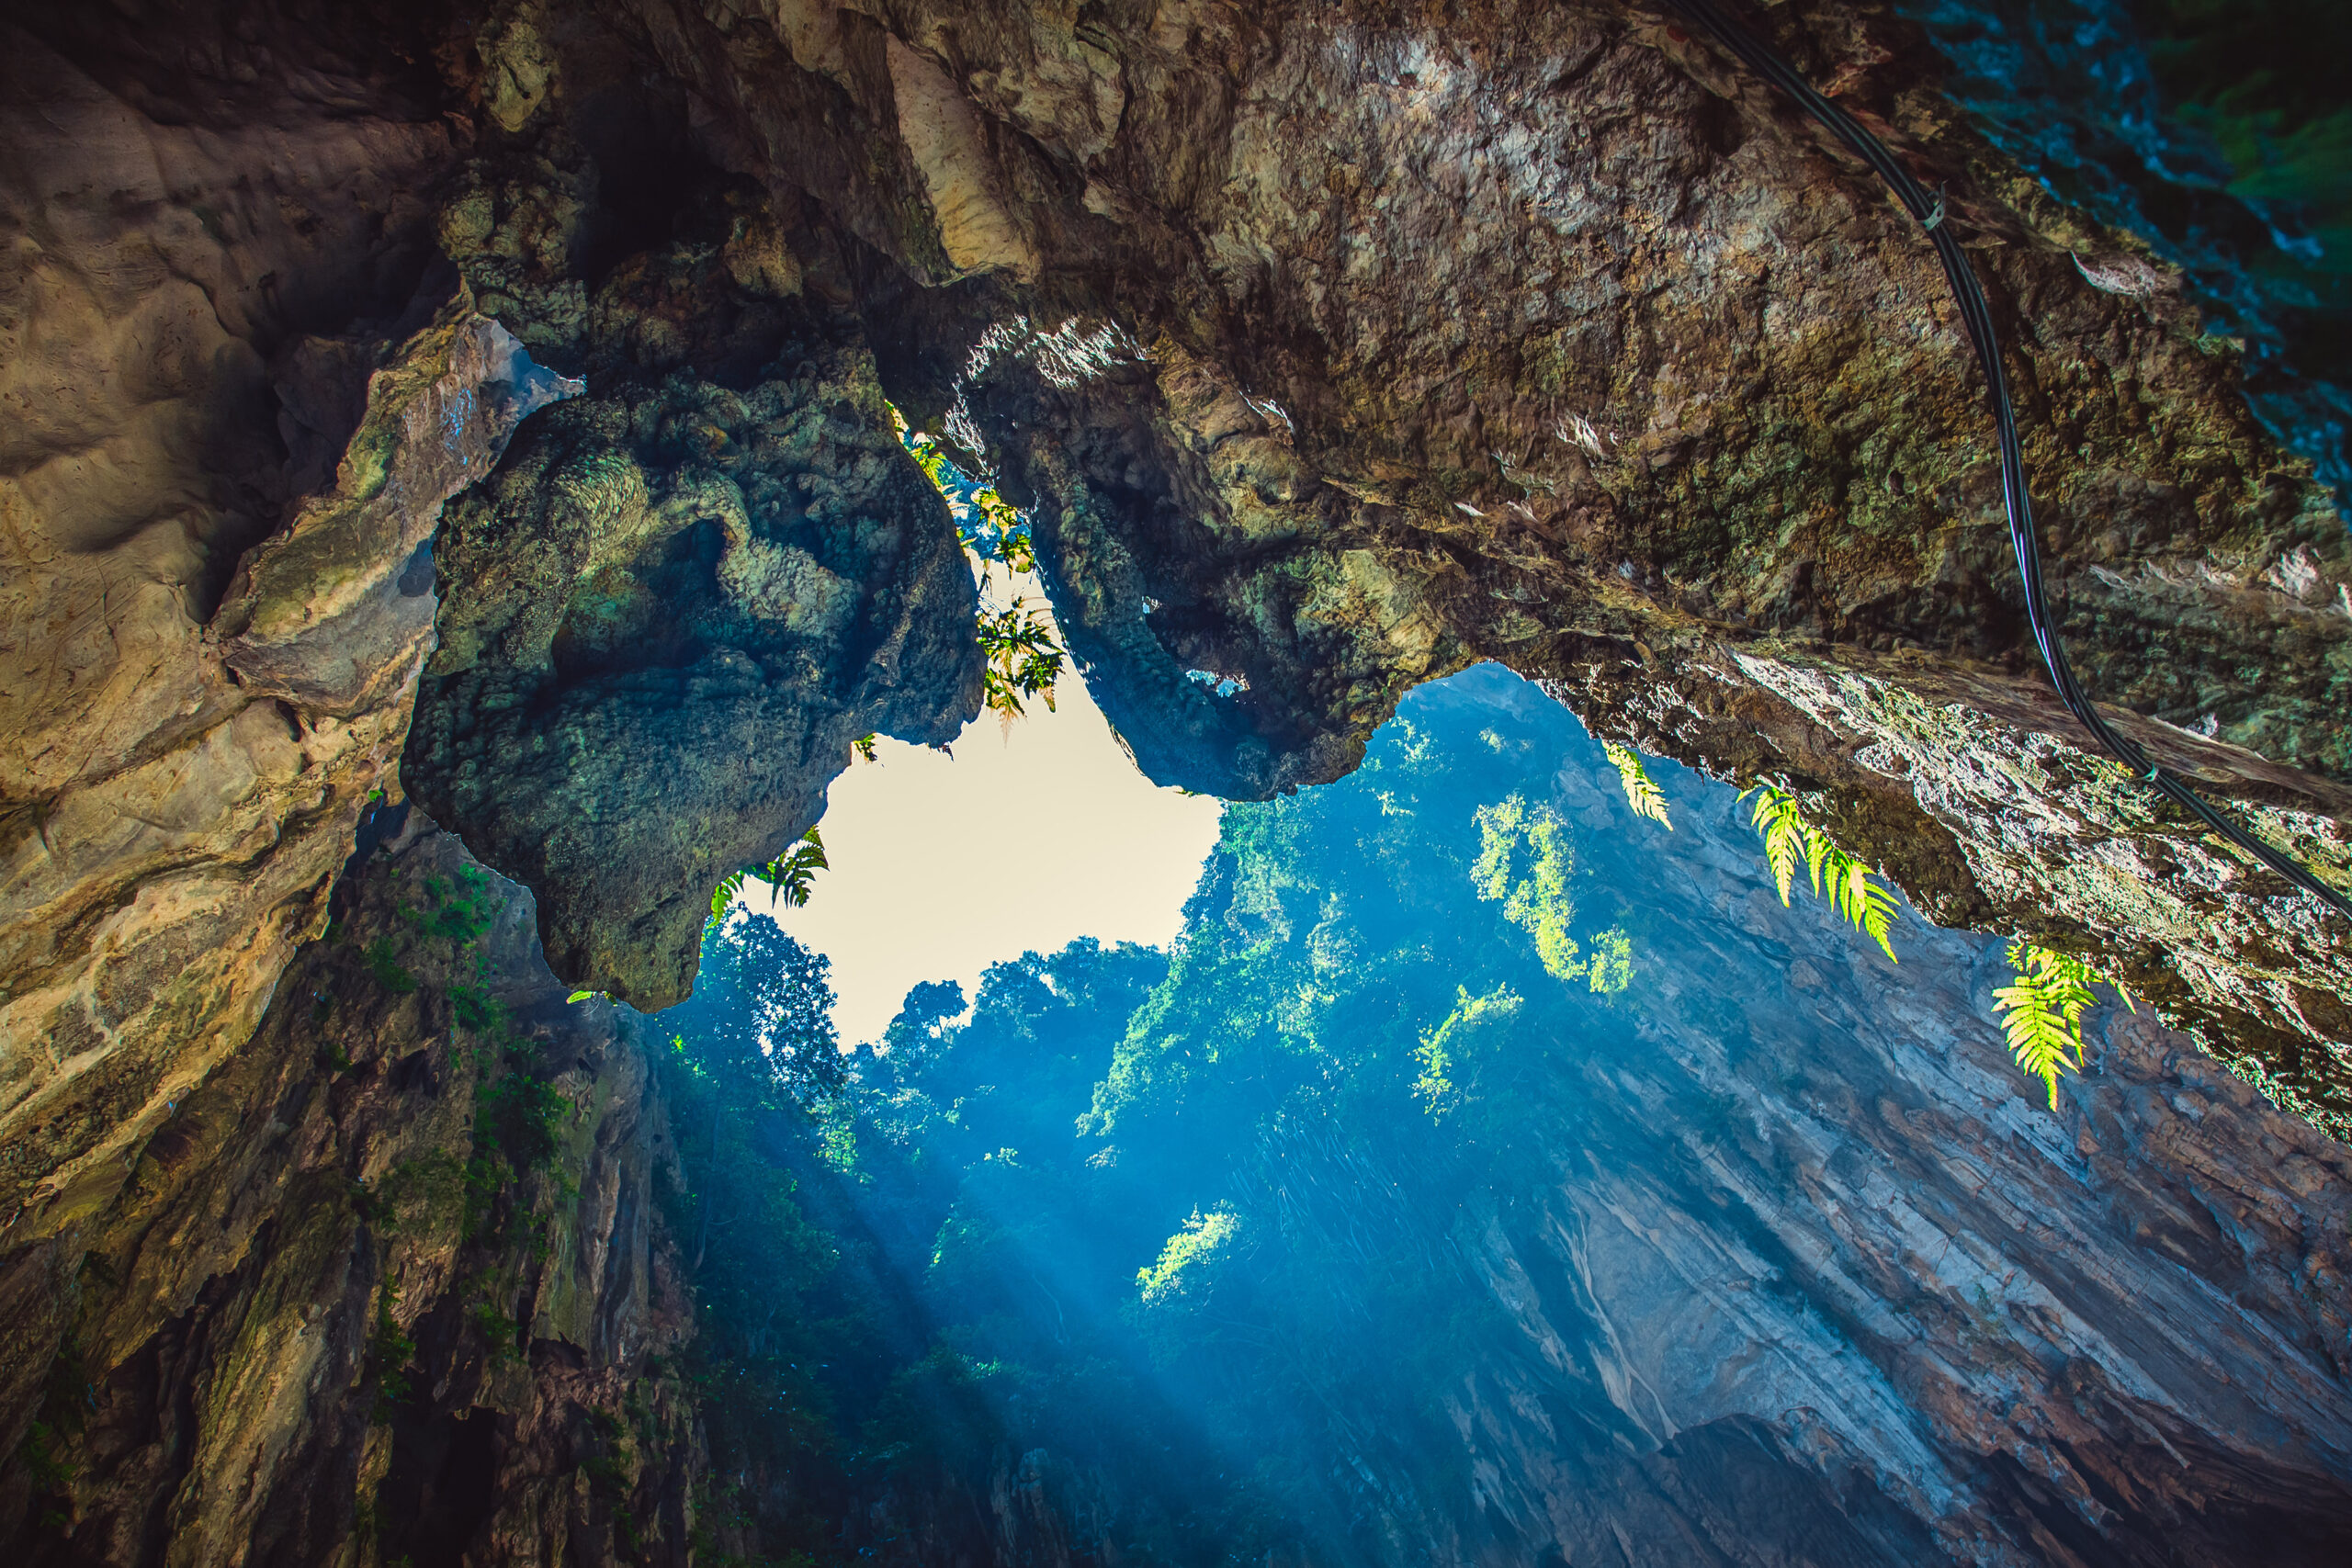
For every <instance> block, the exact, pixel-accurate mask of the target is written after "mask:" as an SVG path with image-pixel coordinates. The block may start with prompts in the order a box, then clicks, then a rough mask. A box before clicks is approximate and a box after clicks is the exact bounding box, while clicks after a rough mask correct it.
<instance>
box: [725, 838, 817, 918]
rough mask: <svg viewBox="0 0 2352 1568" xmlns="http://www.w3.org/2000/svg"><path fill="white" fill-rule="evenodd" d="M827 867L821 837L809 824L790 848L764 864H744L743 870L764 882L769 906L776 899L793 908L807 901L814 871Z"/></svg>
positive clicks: (772, 906) (813, 882)
mask: <svg viewBox="0 0 2352 1568" xmlns="http://www.w3.org/2000/svg"><path fill="white" fill-rule="evenodd" d="M830 869H831V864H830V863H829V862H827V860H826V859H825V840H823V839H821V838H820V837H818V835H817V829H814V828H811V829H809V831H807V832H806V833H803V834H802V835H801V836H800V841H799V842H798V843H797V844H795V845H793V846H792V848H790V849H789V850H786V852H784V853H782V854H780V855H778V856H776V857H775V859H774V860H772V861H770V862H768V863H766V864H765V865H754V866H748V867H746V868H745V869H744V874H746V875H748V876H750V877H751V878H752V880H753V881H756V882H764V883H766V884H767V886H768V907H769V908H775V905H776V904H777V902H778V901H779V900H780V901H782V903H783V904H784V906H785V907H786V908H791V909H797V908H801V907H802V906H804V905H806V904H807V903H808V902H809V893H810V891H811V890H812V888H813V886H814V885H815V882H816V877H817V873H819V872H820V871H826V870H830Z"/></svg>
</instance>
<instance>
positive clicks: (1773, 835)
mask: <svg viewBox="0 0 2352 1568" xmlns="http://www.w3.org/2000/svg"><path fill="white" fill-rule="evenodd" d="M1748 795H1754V796H1755V797H1756V809H1755V811H1754V813H1753V814H1752V820H1753V821H1754V822H1755V824H1756V830H1757V831H1758V833H1761V834H1763V835H1764V859H1765V861H1766V862H1767V863H1769V864H1770V866H1771V867H1772V880H1773V881H1775V882H1777V883H1779V884H1780V886H1781V908H1787V907H1788V902H1789V886H1790V884H1791V883H1792V882H1794V881H1795V880H1796V874H1797V864H1798V863H1799V862H1801V861H1803V860H1804V859H1805V845H1806V843H1807V842H1808V841H1809V840H1810V838H1811V831H1810V829H1807V828H1806V826H1805V820H1804V813H1803V812H1801V811H1800V810H1799V809H1798V808H1797V798H1796V796H1795V795H1791V794H1790V793H1789V792H1788V791H1786V790H1784V789H1781V788H1779V787H1777V786H1775V785H1772V784H1758V785H1757V786H1756V787H1755V788H1753V789H1751V790H1749V791H1747V794H1745V795H1741V796H1740V797H1739V798H1740V799H1742V800H1746V799H1747V796H1748Z"/></svg>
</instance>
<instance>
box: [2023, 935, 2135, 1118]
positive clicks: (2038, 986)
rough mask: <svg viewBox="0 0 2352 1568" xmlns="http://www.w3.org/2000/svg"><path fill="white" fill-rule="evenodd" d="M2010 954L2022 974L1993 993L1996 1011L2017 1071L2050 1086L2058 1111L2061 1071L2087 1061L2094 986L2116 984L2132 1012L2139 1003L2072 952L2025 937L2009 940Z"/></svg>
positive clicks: (2116, 989)
mask: <svg viewBox="0 0 2352 1568" xmlns="http://www.w3.org/2000/svg"><path fill="white" fill-rule="evenodd" d="M2008 959H2009V967H2010V968H2012V969H2014V970H2016V971H2017V976H2018V977H2017V979H2016V980H2015V981H2013V982H2012V983H2010V984H2009V985H2007V986H2003V987H2000V988H1999V989H1997V990H1996V991H1995V992H1994V993H1993V1010H1994V1011H1995V1012H1996V1013H1997V1014H2000V1015H2001V1028H2002V1030H2003V1031H2004V1032H2006V1033H2007V1035H2008V1044H2009V1055H2011V1056H2012V1057H2014V1058H2016V1060H2017V1064H2018V1071H2019V1072H2021V1073H2023V1074H2025V1076H2026V1077H2038V1078H2040V1079H2041V1081H2042V1082H2043V1083H2044V1084H2047V1085H2048V1086H2049V1089H2050V1109H2051V1110H2052V1111H2055V1110H2057V1109H2058V1076H2059V1075H2060V1074H2061V1073H2069V1072H2075V1071H2079V1070H2080V1069H2081V1067H2082V1065H2083V1014H2084V1013H2085V1012H2086V1010H2089V1008H2090V1005H2091V1003H2092V1002H2093V1001H2094V1000H2095V999H2096V998H2094V997H2093V996H2092V994H2091V987H2093V986H2095V985H2108V986H2113V987H2115V991H2116V994H2117V995H2118V996H2120V997H2121V998H2123V1005H2124V1006H2126V1007H2128V1008H2130V1009H2131V1010H2132V1011H2134V1012H2137V1011H2138V1010H2139V1003H2138V1002H2137V1001H2135V1000H2134V999H2133V998H2132V996H2131V992H2130V991H2129V990H2128V989H2126V988H2125V987H2124V985H2123V983H2122V982H2121V981H2120V980H2117V979H2115V978H2114V977H2112V976H2109V975H2105V974H2102V973H2101V972H2099V971H2098V970H2097V969H2094V968H2092V967H2091V966H2090V965H2089V964H2086V963H2085V962H2084V961H2083V960H2081V959H2079V958H2076V957H2075V956H2074V955H2073V954H2072V953H2053V952H2052V951H2051V950H2050V949H2049V948H2046V947H2036V946H2035V945H2034V944H2033V943H2031V942H2028V941H2026V940H2025V939H2024V938H2023V937H2018V938H2015V939H2013V940H2012V941H2011V942H2010V943H2009V950H2008Z"/></svg>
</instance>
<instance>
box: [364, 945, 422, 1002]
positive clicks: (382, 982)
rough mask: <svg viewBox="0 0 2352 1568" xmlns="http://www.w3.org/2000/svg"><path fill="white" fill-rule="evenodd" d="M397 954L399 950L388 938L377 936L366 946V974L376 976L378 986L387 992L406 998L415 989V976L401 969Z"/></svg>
mask: <svg viewBox="0 0 2352 1568" xmlns="http://www.w3.org/2000/svg"><path fill="white" fill-rule="evenodd" d="M399 953H400V950H399V948H398V947H397V946H395V945H394V943H393V942H392V939H391V938H390V936H379V937H378V938H377V939H376V940H375V941H373V942H369V943H368V948H367V952H366V953H365V954H364V956H365V957H366V958H367V960H368V973H369V974H371V975H373V976H376V983H377V984H378V985H379V986H381V987H384V988H385V989H386V990H388V991H393V992H397V993H399V994H400V995H401V996H406V995H407V994H408V993H409V992H411V991H413V990H415V989H416V976H413V975H412V974H410V973H409V972H408V971H407V970H405V969H403V968H401V965H400V957H399Z"/></svg>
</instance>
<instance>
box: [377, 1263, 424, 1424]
mask: <svg viewBox="0 0 2352 1568" xmlns="http://www.w3.org/2000/svg"><path fill="white" fill-rule="evenodd" d="M398 1297H399V1292H396V1291H395V1290H393V1289H392V1285H391V1282H390V1280H386V1281H385V1283H384V1288H383V1289H382V1290H381V1291H379V1292H377V1296H376V1324H375V1329H374V1331H373V1332H372V1333H371V1334H369V1336H368V1364H369V1365H370V1366H371V1367H373V1368H374V1369H375V1372H376V1406H375V1414H374V1417H373V1418H374V1420H375V1423H376V1425H378V1426H379V1427H380V1426H384V1425H386V1424H388V1423H389V1422H390V1420H391V1418H392V1411H393V1408H394V1406H396V1405H400V1404H405V1403H406V1402H407V1400H408V1397H409V1395H410V1394H411V1393H413V1392H414V1389H415V1379H414V1377H413V1375H412V1374H413V1372H414V1371H415V1361H416V1341H415V1340H414V1339H413V1338H411V1337H409V1334H408V1332H407V1330H405V1329H403V1328H402V1327H401V1325H400V1320H399V1319H398V1318H396V1317H394V1316H393V1315H392V1303H393V1302H394V1301H395V1300H397V1299H398Z"/></svg>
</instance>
